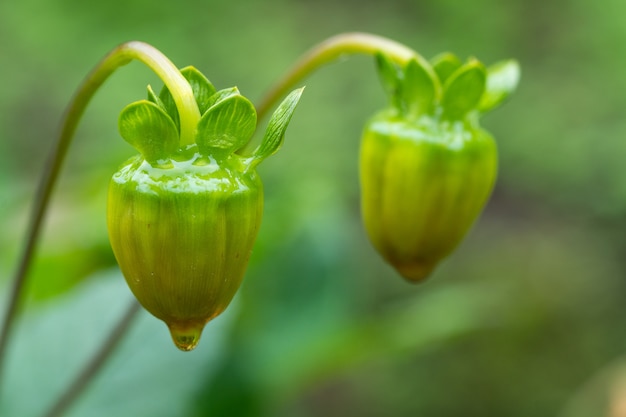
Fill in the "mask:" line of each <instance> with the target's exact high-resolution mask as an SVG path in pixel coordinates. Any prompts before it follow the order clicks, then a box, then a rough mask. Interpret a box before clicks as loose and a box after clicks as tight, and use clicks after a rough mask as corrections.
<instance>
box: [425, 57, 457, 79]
mask: <svg viewBox="0 0 626 417" xmlns="http://www.w3.org/2000/svg"><path fill="white" fill-rule="evenodd" d="M431 62H432V65H433V69H434V70H435V73H437V76H438V77H439V81H440V82H441V83H442V84H443V83H445V82H446V80H447V79H448V78H449V77H450V76H451V75H452V74H453V73H454V72H455V71H456V70H457V69H459V68H460V67H461V65H462V62H461V60H460V59H459V58H458V57H457V56H456V55H454V54H452V53H450V52H444V53H443V54H440V55H437V56H436V57H434V58H433V59H432V60H431Z"/></svg>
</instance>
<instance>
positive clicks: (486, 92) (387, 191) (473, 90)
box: [360, 54, 519, 282]
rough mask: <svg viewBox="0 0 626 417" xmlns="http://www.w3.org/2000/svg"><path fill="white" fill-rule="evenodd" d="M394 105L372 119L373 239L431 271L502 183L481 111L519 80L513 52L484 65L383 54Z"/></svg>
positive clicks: (364, 182) (366, 137) (403, 262)
mask: <svg viewBox="0 0 626 417" xmlns="http://www.w3.org/2000/svg"><path fill="white" fill-rule="evenodd" d="M378 65H379V72H380V74H381V78H382V81H383V84H384V86H385V87H386V90H387V93H388V95H389V97H390V106H389V108H387V109H385V110H383V111H382V112H380V113H379V114H377V115H375V116H374V117H373V118H372V119H371V120H370V121H369V122H368V123H367V125H366V127H365V130H364V133H363V139H362V144H361V155H360V172H361V194H362V199H361V205H362V213H363V219H364V224H365V228H366V231H367V233H368V235H369V238H370V240H371V241H372V243H373V245H374V247H375V248H376V249H377V251H378V252H379V253H380V254H381V255H382V256H383V258H384V259H385V260H386V261H387V262H389V263H390V264H391V265H392V266H394V267H395V268H396V270H397V271H398V272H399V273H400V274H401V275H402V276H404V277H405V278H406V279H407V280H409V281H412V282H419V281H421V280H423V279H425V278H426V277H427V276H428V275H429V274H430V273H431V272H432V271H433V269H434V268H435V267H436V265H437V264H438V263H439V262H440V261H441V260H442V259H443V258H445V257H446V256H447V255H449V254H450V253H451V252H452V251H453V250H454V249H455V248H456V247H457V245H458V244H459V243H460V242H461V240H462V239H463V237H464V236H465V235H466V233H467V231H468V230H469V229H470V227H471V226H472V224H473V223H474V221H475V220H476V218H477V217H478V216H479V214H480V212H481V211H482V209H483V207H484V205H485V204H486V202H487V200H488V198H489V195H490V194H491V191H492V189H493V186H494V182H495V178H496V170H497V151H496V145H495V142H494V140H493V138H492V136H491V135H490V134H489V133H488V132H486V131H485V130H484V129H482V128H481V127H480V125H479V122H478V119H479V116H480V114H481V113H484V112H485V111H487V110H490V109H491V108H493V107H495V106H496V105H497V104H499V103H500V102H502V101H503V99H504V98H506V97H507V96H508V95H509V94H510V92H512V91H513V90H514V88H515V86H516V85H517V82H518V78H519V69H518V66H517V64H516V63H515V62H512V61H508V62H505V63H502V64H498V65H496V66H494V67H491V68H490V69H488V70H486V69H485V68H484V67H483V65H482V64H481V63H480V62H478V61H476V60H470V61H469V62H467V63H465V64H461V62H460V61H459V60H458V59H457V58H456V57H454V56H453V55H451V54H446V55H443V56H441V57H438V58H437V59H436V60H435V61H434V62H433V63H432V64H430V63H428V62H427V61H425V60H423V59H422V58H421V57H416V58H415V59H412V60H410V61H409V62H408V63H407V64H406V65H405V66H403V67H399V66H397V65H396V64H394V63H392V62H391V61H390V60H389V59H387V58H386V57H384V56H379V57H378Z"/></svg>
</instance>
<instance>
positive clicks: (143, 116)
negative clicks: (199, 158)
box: [118, 100, 179, 164]
mask: <svg viewBox="0 0 626 417" xmlns="http://www.w3.org/2000/svg"><path fill="white" fill-rule="evenodd" d="M118 126H119V130H120V134H121V135H122V138H124V140H125V141H126V142H128V143H130V144H131V145H132V146H133V147H134V148H135V149H137V150H138V151H139V152H141V154H142V155H143V157H144V158H145V160H146V161H148V162H149V163H150V164H154V163H159V161H164V160H167V159H169V157H170V156H171V155H172V154H173V153H174V152H176V150H177V149H178V144H179V138H178V132H177V131H176V126H175V125H174V122H173V121H172V119H171V118H170V117H169V116H168V115H167V114H166V113H165V111H163V110H162V109H161V108H160V107H159V106H158V105H156V104H154V103H152V102H150V101H148V100H141V101H137V102H135V103H131V104H129V105H128V106H126V107H125V108H124V109H123V110H122V113H121V114H120V117H119V121H118Z"/></svg>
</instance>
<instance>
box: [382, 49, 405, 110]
mask: <svg viewBox="0 0 626 417" xmlns="http://www.w3.org/2000/svg"><path fill="white" fill-rule="evenodd" d="M376 67H377V69H378V76H379V77H380V81H381V84H382V85H383V89H384V90H385V93H387V96H388V97H389V100H390V102H391V105H392V106H394V107H398V106H399V103H400V100H399V93H400V84H401V82H402V71H401V70H400V67H399V66H398V65H397V64H396V63H395V62H393V61H392V60H391V59H390V58H389V57H388V56H386V55H384V54H382V53H377V54H376Z"/></svg>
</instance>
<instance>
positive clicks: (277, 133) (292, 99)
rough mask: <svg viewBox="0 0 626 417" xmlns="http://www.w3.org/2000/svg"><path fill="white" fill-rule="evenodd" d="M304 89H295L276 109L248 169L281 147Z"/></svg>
mask: <svg viewBox="0 0 626 417" xmlns="http://www.w3.org/2000/svg"><path fill="white" fill-rule="evenodd" d="M303 91H304V87H302V88H298V89H297V90H293V91H292V92H291V93H289V95H288V96H287V97H286V98H285V99H284V100H283V102H282V103H280V105H279V106H278V108H277V109H276V110H275V111H274V113H273V114H272V117H271V118H270V121H269V123H268V125H267V129H266V130H265V135H264V136H263V140H262V141H261V144H260V145H259V146H258V147H257V148H256V149H255V150H254V153H253V154H252V157H251V158H250V162H249V165H248V167H249V168H248V169H251V168H254V167H255V166H256V165H258V164H259V163H260V162H261V161H263V160H264V159H265V158H267V157H269V156H271V155H274V154H275V153H276V152H277V151H278V149H280V147H281V146H282V144H283V140H284V138H285V131H286V130H287V126H289V122H290V121H291V117H292V116H293V112H294V111H295V109H296V106H297V105H298V103H299V101H300V97H302V92H303Z"/></svg>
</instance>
